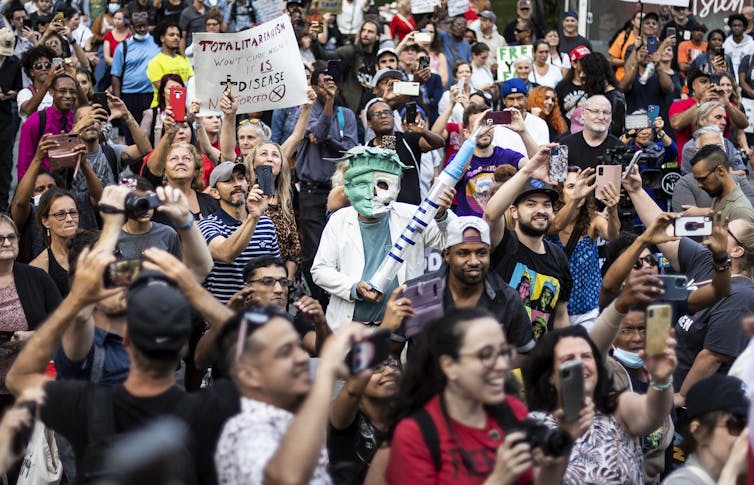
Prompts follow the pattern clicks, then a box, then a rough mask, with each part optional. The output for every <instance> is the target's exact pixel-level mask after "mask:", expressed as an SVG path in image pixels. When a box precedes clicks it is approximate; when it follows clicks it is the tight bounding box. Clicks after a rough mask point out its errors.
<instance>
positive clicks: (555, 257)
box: [484, 144, 573, 338]
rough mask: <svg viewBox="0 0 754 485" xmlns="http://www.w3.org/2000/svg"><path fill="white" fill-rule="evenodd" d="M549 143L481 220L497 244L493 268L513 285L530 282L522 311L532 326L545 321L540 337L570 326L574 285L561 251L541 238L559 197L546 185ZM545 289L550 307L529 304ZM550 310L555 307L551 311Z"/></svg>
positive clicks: (495, 198) (505, 187)
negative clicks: (507, 222)
mask: <svg viewBox="0 0 754 485" xmlns="http://www.w3.org/2000/svg"><path fill="white" fill-rule="evenodd" d="M553 146H555V145H554V144H549V145H546V146H545V147H543V148H542V149H541V150H540V151H539V152H537V154H536V155H535V156H534V157H532V158H531V159H530V160H529V162H528V163H527V164H526V165H525V166H524V167H523V168H522V169H521V170H519V171H518V172H516V174H515V175H514V176H513V177H511V179H510V180H508V181H507V182H506V183H505V184H503V185H502V186H501V187H500V189H498V191H497V192H496V193H495V195H493V196H492V198H491V199H490V200H489V202H488V203H487V207H486V208H485V210H484V219H485V220H486V221H487V222H488V223H489V225H490V230H491V241H490V242H491V243H492V244H491V246H492V247H494V248H495V249H494V250H493V252H492V255H491V263H492V264H493V265H494V267H495V270H496V271H497V272H498V273H500V275H501V276H502V277H503V280H504V281H506V282H507V283H508V284H509V285H510V286H512V287H514V288H516V287H518V286H519V282H520V281H521V280H522V279H524V278H527V279H528V281H530V283H531V301H530V302H526V309H527V312H528V313H529V317H530V318H531V321H532V325H534V324H535V322H542V321H545V322H547V324H546V327H545V326H544V325H541V326H539V325H538V326H537V328H536V329H535V332H534V333H535V335H536V336H537V337H538V338H540V337H541V336H542V335H543V334H544V333H545V332H546V331H547V330H551V329H553V328H564V327H568V326H569V320H568V298H569V297H570V296H571V288H572V286H573V278H572V276H571V271H570V270H569V268H568V258H567V257H566V255H565V253H564V252H563V250H562V249H561V248H559V247H558V246H556V245H555V244H553V243H551V242H549V241H547V240H545V239H544V236H545V234H547V231H548V230H549V229H550V225H551V224H552V219H553V216H554V213H553V203H554V202H555V201H556V200H557V199H558V197H559V194H558V192H557V191H556V190H554V189H552V188H550V187H549V186H548V185H547V183H545V182H548V183H549V175H548V171H549V165H550V164H549V158H550V149H551V148H552V147H553ZM509 207H510V208H511V211H510V213H511V217H512V218H513V220H514V221H515V229H514V230H513V231H511V230H509V229H507V228H506V227H505V217H504V216H505V212H506V211H507V210H508V208H509ZM545 288H547V290H545ZM546 291H549V292H552V293H553V294H552V298H551V299H550V300H549V301H548V305H547V309H548V310H543V309H542V307H541V306H539V307H536V308H535V306H534V305H533V302H535V301H537V300H539V299H540V298H541V297H542V296H543V293H544V292H546ZM551 308H552V309H554V310H549V309H551Z"/></svg>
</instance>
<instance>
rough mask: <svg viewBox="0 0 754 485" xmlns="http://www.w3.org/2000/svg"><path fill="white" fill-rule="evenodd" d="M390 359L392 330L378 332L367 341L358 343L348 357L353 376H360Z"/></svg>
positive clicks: (347, 363) (347, 361)
mask: <svg viewBox="0 0 754 485" xmlns="http://www.w3.org/2000/svg"><path fill="white" fill-rule="evenodd" d="M388 357H390V330H384V329H383V330H378V331H376V332H374V333H373V334H372V335H370V336H369V338H367V339H366V340H362V341H361V342H357V343H355V344H354V345H353V348H352V349H351V351H350V352H349V353H348V354H347V355H346V365H348V368H349V369H350V370H351V374H358V373H360V372H363V371H365V370H367V369H369V368H370V367H374V366H375V365H377V364H379V363H381V362H384V361H385V360H386V359H387V358H388Z"/></svg>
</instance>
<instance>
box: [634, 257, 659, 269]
mask: <svg viewBox="0 0 754 485" xmlns="http://www.w3.org/2000/svg"><path fill="white" fill-rule="evenodd" d="M644 263H647V264H648V265H650V266H658V264H659V261H658V260H657V256H655V255H654V254H648V255H647V256H644V257H643V258H639V259H637V260H636V262H635V263H634V269H641V267H642V266H644Z"/></svg>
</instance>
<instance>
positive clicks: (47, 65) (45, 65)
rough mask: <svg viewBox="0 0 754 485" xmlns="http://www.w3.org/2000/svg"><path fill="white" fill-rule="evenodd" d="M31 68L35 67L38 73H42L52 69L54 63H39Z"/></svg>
mask: <svg viewBox="0 0 754 485" xmlns="http://www.w3.org/2000/svg"><path fill="white" fill-rule="evenodd" d="M31 67H33V68H34V69H35V70H37V71H41V70H42V69H49V68H51V67H52V63H51V62H38V63H36V64H34V65H33V66H31Z"/></svg>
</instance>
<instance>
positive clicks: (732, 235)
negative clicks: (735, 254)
mask: <svg viewBox="0 0 754 485" xmlns="http://www.w3.org/2000/svg"><path fill="white" fill-rule="evenodd" d="M727 231H728V234H729V235H730V237H732V238H733V240H734V241H736V244H738V245H739V246H741V247H742V248H744V249H746V246H744V245H743V244H742V243H741V241H739V240H738V238H737V237H736V235H735V234H733V232H731V230H730V228H728V229H727Z"/></svg>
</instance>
